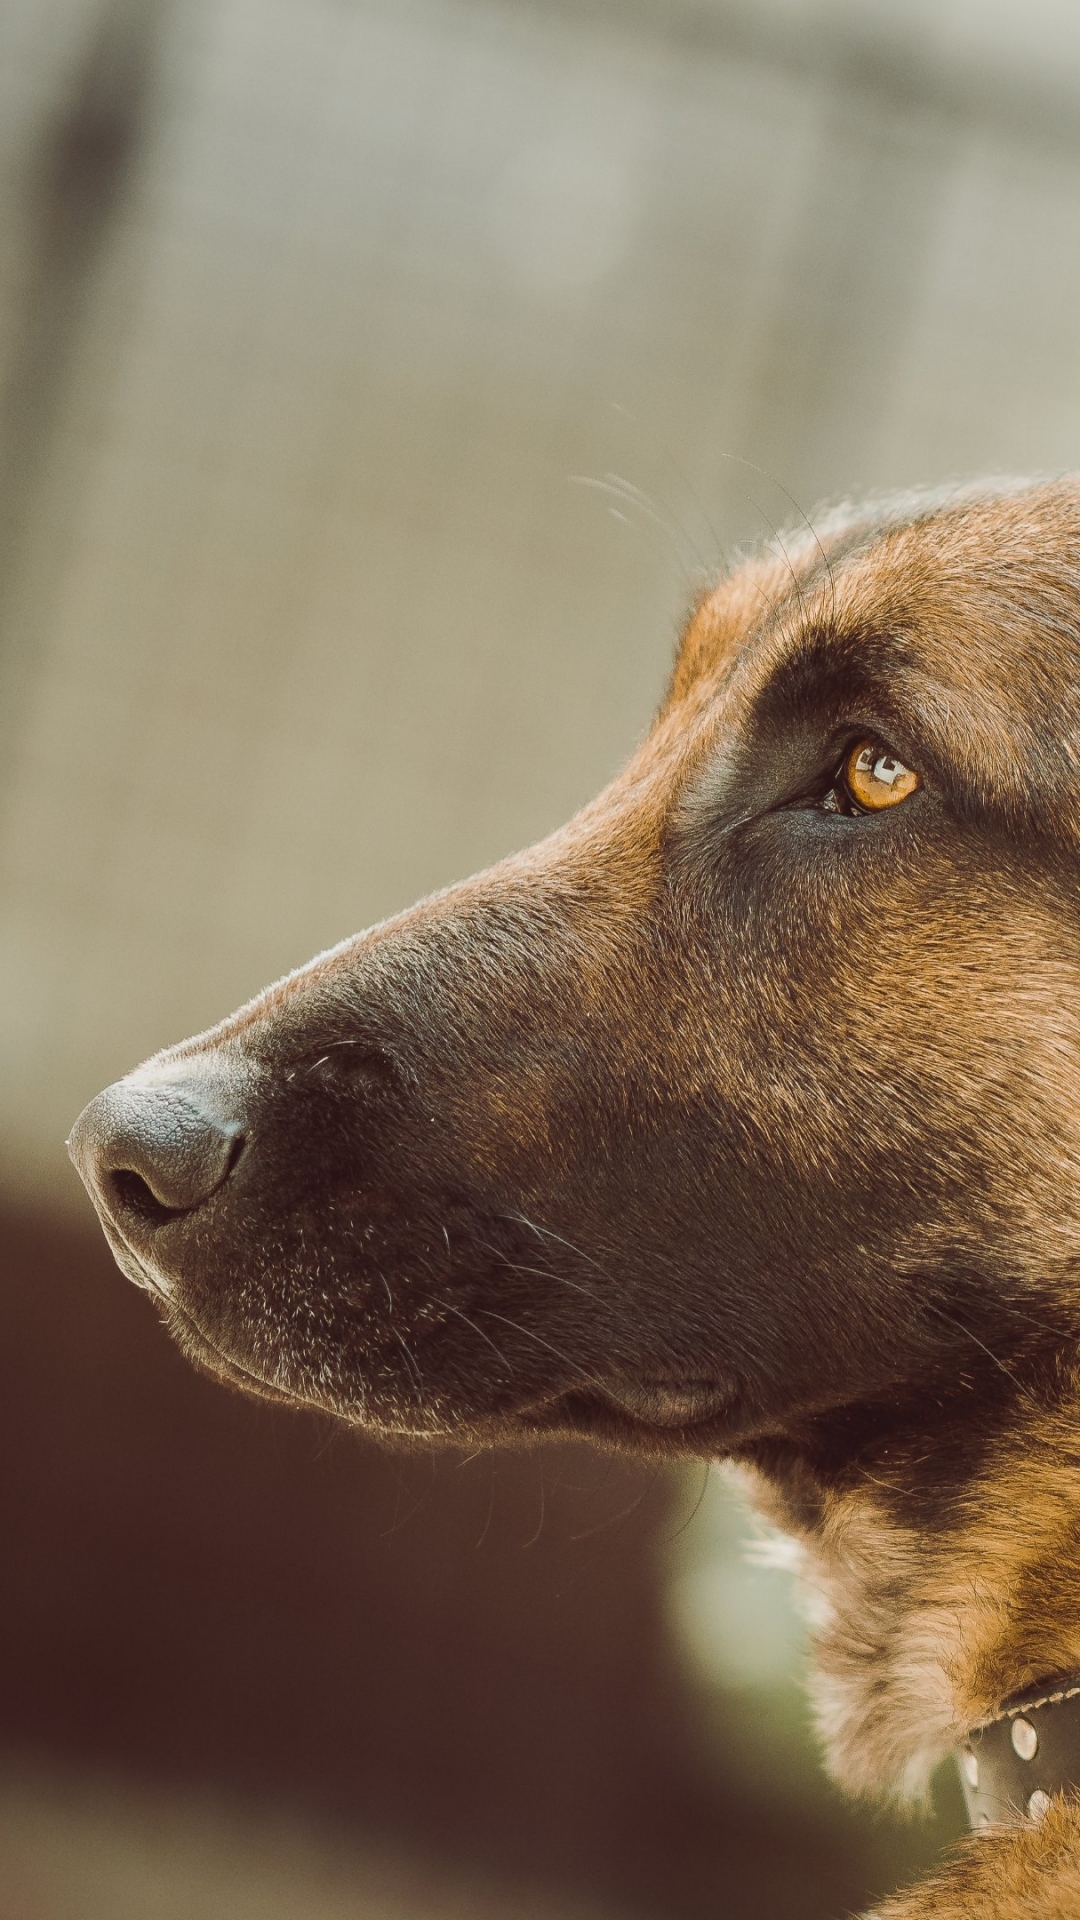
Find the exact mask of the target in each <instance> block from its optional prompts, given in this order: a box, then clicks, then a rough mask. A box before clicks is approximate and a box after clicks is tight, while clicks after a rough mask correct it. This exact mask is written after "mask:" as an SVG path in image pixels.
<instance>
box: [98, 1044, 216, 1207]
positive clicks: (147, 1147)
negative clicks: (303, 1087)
mask: <svg viewBox="0 0 1080 1920" xmlns="http://www.w3.org/2000/svg"><path fill="white" fill-rule="evenodd" d="M236 1093H237V1090H236V1089H235V1087H232V1086H230V1084H229V1081H228V1080H226V1079H225V1077H224V1075H218V1076H216V1077H212V1076H211V1075H210V1074H209V1073H207V1072H206V1071H203V1072H202V1073H201V1074H195V1073H194V1072H185V1073H184V1074H183V1075H182V1076H181V1075H180V1074H179V1073H178V1074H177V1075H176V1076H175V1078H173V1077H168V1078H166V1077H165V1076H163V1075H162V1076H158V1075H151V1074H147V1075H146V1076H145V1078H144V1077H143V1076H142V1075H141V1074H133V1075H131V1076H130V1077H129V1079H127V1080H122V1081H118V1082H117V1084H116V1085H115V1086H114V1087H107V1088H106V1090H105V1092H104V1093H102V1094H99V1095H98V1097H97V1099H96V1100H92V1101H91V1102H90V1105H89V1106H88V1107H87V1108H86V1109H85V1111H84V1112H83V1113H82V1114H80V1116H79V1119H78V1120H77V1121H76V1123H75V1126H74V1128H73V1130H72V1135H71V1141H70V1148H69V1150H70V1152H71V1156H72V1158H73V1160H74V1161H75V1164H76V1166H77V1167H78V1169H79V1172H80V1173H81V1174H82V1176H83V1179H84V1180H85V1182H86V1185H87V1187H88V1188H89V1190H90V1194H91V1198H92V1199H94V1200H95V1202H96V1204H97V1205H98V1206H99V1208H101V1209H102V1210H103V1211H104V1212H105V1213H106V1214H110V1213H111V1214H113V1215H114V1216H115V1217H116V1218H117V1219H118V1221H119V1220H123V1221H126V1222H127V1223H128V1224H130V1225H135V1224H136V1223H137V1222H138V1223H141V1224H142V1225H143V1226H145V1227H149V1228H156V1227H159V1226H163V1225H164V1224H165V1223H166V1222H168V1221H170V1220H176V1219H178V1218H182V1217H183V1216H184V1215H186V1214H189V1213H194V1212H195V1210H196V1209H197V1208H198V1207H201V1206H204V1205H205V1204H206V1202H207V1201H208V1200H210V1199H211V1198H212V1197H213V1195H214V1194H216V1193H217V1192H218V1190H219V1189H220V1188H221V1187H223V1186H224V1185H225V1183H226V1181H228V1180H229V1179H230V1177H231V1175H232V1174H233V1173H234V1171H235V1169H236V1167H237V1165H238V1163H239V1161H240V1159H241V1157H242V1156H243V1154H244V1152H245V1150H246V1146H247V1144H248V1136H247V1133H246V1131H245V1128H244V1124H243V1122H242V1121H241V1119H240V1117H239V1115H238V1114H237V1112H236V1109H235V1105H234V1101H235V1099H236ZM230 1108H232V1111H231V1112H230Z"/></svg>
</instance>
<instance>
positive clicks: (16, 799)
mask: <svg viewBox="0 0 1080 1920" xmlns="http://www.w3.org/2000/svg"><path fill="white" fill-rule="evenodd" d="M1078 348H1080V12H1078V11H1077V9H1076V7H1075V3H1074V0H1024V5H1023V6H1022V7H1021V6H1020V5H1019V4H1011V3H1010V0H2V4H0V1161H2V1175H0V1247H2V1266H3V1274H2V1284H0V1374H2V1380H0V1420H2V1422H3V1429H4V1431H3V1447H2V1452H0V1462H2V1464H0V1540H2V1542H3V1546H2V1556H3V1558H2V1576H0V1645H2V1646H3V1648H4V1657H3V1662H2V1665H0V1920H144V1917H145V1916H151V1915H152V1916H155V1917H157V1916H166V1917H167V1920H173V1917H175V1920H248V1917H249V1916H250V1920H256V1916H258V1917H259V1920H263V1917H265V1920H278V1916H283V1917H284V1916H303V1920H352V1917H353V1916H360V1915H365V1916H376V1917H377V1920H434V1917H435V1916H440V1917H443V1920H458V1917H459V1916H460V1920H465V1916H471V1917H472V1920H484V1917H485V1916H488V1915H490V1916H492V1920H494V1917H495V1916H499V1917H500V1920H560V1917H562V1920H571V1917H573V1920H699V1917H700V1920H705V1916H716V1915H719V1914H723V1915H725V1916H735V1917H736V1920H737V1917H738V1916H743V1915H746V1916H750V1915H754V1916H766V1917H768V1916H774V1915H775V1916H777V1920H779V1917H780V1916H783V1920H812V1917H816V1916H822V1917H824V1916H829V1915H839V1914H841V1913H844V1912H846V1911H848V1910H849V1909H850V1908H852V1907H854V1906H857V1905H859V1904H861V1903H863V1902H865V1901H866V1900H868V1899H869V1898H870V1897H871V1896H872V1895H873V1894H874V1893H875V1892H877V1891H880V1890H881V1889H883V1888H885V1887H888V1886H889V1885H891V1884H894V1883H895V1881H896V1879H897V1878H898V1877H899V1876H901V1875H903V1874H905V1873H907V1872H909V1871H913V1870H914V1869H915V1868H916V1867H917V1866H918V1865H919V1864H920V1862H922V1861H924V1860H926V1859H928V1858H930V1857H932V1855H933V1853H934V1851H935V1849H936V1848H938V1847H939V1846H940V1845H941V1844H943V1843H944V1841H945V1840H946V1839H947V1838H948V1837H949V1835H950V1834H951V1833H952V1832H954V1831H955V1830H956V1827H957V1825H958V1811H957V1804H956V1796H955V1792H954V1790H953V1789H952V1787H951V1785H950V1783H949V1782H948V1781H947V1780H946V1781H944V1782H943V1783H942V1786H941V1792H940V1795H939V1807H938V1812H937V1815H936V1818H935V1819H934V1820H932V1821H930V1822H929V1823H925V1824H923V1825H921V1826H919V1827H917V1828H915V1829H913V1830H907V1829H901V1828H899V1827H896V1826H894V1825H892V1824H890V1823H888V1822H886V1821H882V1820H871V1819H870V1818H869V1817H867V1816H864V1815H860V1814H856V1813H853V1812H851V1811H850V1810H847V1809H844V1808H842V1807H841V1806H840V1805H839V1803H838V1801H837V1800H836V1799H835V1797H834V1796H833V1795H832V1794H831V1792H830V1791H829V1789H828V1788H827V1787H826V1786H825V1785H824V1783H823V1782H822V1779H821V1777H820V1773H819V1770H818V1766H817V1760H816V1756H815V1753H814V1749H813V1743H812V1740H811V1738H810V1735H809V1733H808V1731H807V1728H806V1723H805V1713H804V1710H803V1707H802V1703H801V1694H800V1691H799V1677H800V1673H801V1670H802V1660H803V1638H802V1630H801V1627H800V1624H799V1617H798V1613H797V1610H796V1608H795V1606H794V1603H793V1600H792V1596H791V1594H790V1592H789V1591H788V1589H787V1587H786V1585H785V1577H784V1576H783V1575H782V1574H780V1573H778V1572H770V1571H766V1570H764V1569H761V1568H757V1567H755V1566H753V1565H751V1564H749V1563H748V1561H747V1557H746V1553H745V1546H744V1543H745V1541H746V1539H747V1537H748V1535H750V1534H751V1533H752V1524H751V1522H750V1521H749V1520H748V1519H747V1517H746V1516H745V1515H744V1514H743V1513H742V1511H741V1510H740V1508H739V1507H738V1505H737V1502H735V1500H734V1498H733V1496H732V1495H731V1493H730V1492H729V1491H728V1490H727V1488H726V1487H725V1484H724V1482H723V1481H722V1479H721V1478H720V1477H719V1476H711V1477H710V1476H707V1475H685V1474H682V1473H671V1472H664V1473H660V1472H655V1473H653V1472H649V1471H647V1470H645V1469H639V1468H637V1467H633V1466H631V1465H628V1464H627V1463H620V1462H613V1461H610V1460H603V1459H601V1458H599V1457H598V1456H594V1455H591V1454H590V1453H588V1452H587V1451H584V1450H581V1451H578V1450H573V1449H570V1450H567V1449H562V1450H558V1451H555V1452H552V1453H551V1454H549V1455H532V1456H529V1457H528V1458H525V1459H515V1458H513V1457H510V1456H507V1457H500V1458H496V1459H494V1460H492V1459H490V1458H488V1457H487V1456H485V1457H484V1458H482V1459H480V1460H476V1461H472V1462H461V1461H459V1460H456V1459H454V1458H450V1457H448V1458H440V1459H435V1460H426V1459H423V1458H413V1459H409V1460H406V1461H403V1462H401V1461H397V1460H395V1459H392V1458H388V1457H386V1456H385V1455H382V1454H380V1453H377V1452H375V1451H374V1450H372V1449H369V1448H367V1447H366V1446H364V1445H363V1444H361V1443H360V1442H358V1441H356V1440H355V1439H353V1438H351V1437H348V1436H343V1435H335V1434H333V1433H331V1432H329V1431H328V1430H327V1428H326V1427H325V1426H324V1425H321V1424H319V1423H317V1422H314V1421H309V1420H306V1419H305V1418H303V1417H302V1416H292V1417H289V1416H284V1415H281V1414H276V1413H273V1412H271V1411H269V1410H267V1409H266V1408H258V1407H255V1406H249V1405H247V1404H246V1403H243V1402H241V1401H239V1400H235V1399H233V1398H231V1397H230V1396H229V1395H228V1394H226V1393H225V1392H223V1391H222V1390H221V1389H220V1388H217V1387H214V1386H211V1385H209V1384H207V1383H205V1382H203V1381H202V1380H200V1379H198V1378H196V1377H195V1376H194V1374H192V1373H191V1372H190V1371H189V1370H188V1369H187V1368H186V1366H185V1365H184V1363H183V1362H182V1361H181V1360H180V1358H179V1356H178V1355H177V1354H176V1353H175V1352H174V1351H173V1349H172V1348H171V1346H170V1345H169V1343H168V1342H167V1340H166V1339H165V1337H164V1336H163V1335H162V1334H161V1332H160V1330H159V1329H158V1327H157V1325H156V1322H155V1321H154V1317H153V1313H152V1311H151V1309H150V1307H149V1305H148V1304H147V1303H146V1302H145V1301H144V1300H143V1299H141V1298H139V1297H137V1296H136V1294H135V1292H134V1290H133V1289H132V1288H130V1287H128V1286H127V1285H126V1284H125V1283H124V1282H122V1281H121V1279H120V1277H119V1275H118V1274H117V1273H116V1272H115V1270H114V1269H113V1267H112V1265H111V1262H110V1260H109V1258H108V1256H107V1254H106V1252H105V1250H104V1247H103V1245H102V1244H101V1243H100V1240H99V1237H98V1236H97V1233H96V1230H95V1229H94V1227H93V1225H92V1223H91V1221H90V1219H89V1218H88V1208H87V1206H86V1203H85V1201H84V1198H83V1195H82V1192H81V1189H80V1188H79V1187H78V1184H77V1182H76V1180H75V1177H74V1175H73V1174H72V1173H71V1171H70V1169H69V1167H68V1164H67V1160H66V1156H65V1154H64V1151H63V1144H62V1143H63V1140H64V1136H65V1134H66V1132H67V1130H68V1127H69V1125H70V1122H71V1120H72V1118H73V1117H74V1115H75V1113H76V1112H77V1111H78V1110H79V1108H80V1107H81V1106H82V1105H83V1103H84V1102H85V1101H86V1100H87V1099H88V1098H89V1096H90V1095H91V1094H93V1093H94V1092H95V1091H96V1090H97V1089H98V1088H99V1087H100V1086H102V1085H104V1084H105V1083H106V1082H107V1081H109V1080H110V1079H112V1078H114V1077H115V1076H116V1075H118V1074H119V1073H121V1072H123V1071H124V1070H126V1069H127V1068H128V1067H129V1066H130V1065H132V1064H133V1063H134V1062H135V1061H136V1060H138V1059H139V1058H140V1057H141V1056H143V1055H145V1054H146V1053H148V1052H150V1051H152V1050H154V1049H156V1048H157V1047H159V1046H160V1045H162V1044H164V1043H166V1042H168V1041H172V1040H175V1039H178V1038H180V1037H182V1036H183V1035H185V1034H186V1033H188V1032H190V1031H192V1030H194V1029H196V1028H199V1027H201V1026H203V1025H205V1024H207V1023H208V1022H210V1021H212V1020H214V1019H216V1018H217V1017H219V1016H220V1015H222V1014H223V1013H225V1012H226V1011H228V1010H229V1009H231V1008H232V1006H233V1005H234V1004H236V1003H237V1002H238V1001H240V1000H242V999H244V998H246V997H247V996H249V995H250V994H251V993H253V992H254V991H255V990H257V989H258V988H259V987H261V986H262V985H263V984H264V983H265V982H266V981H267V980H269V979H270V978H272V977H274V976H275V975H277V974H279V973H281V972H283V971H284V970H285V969H287V968H289V967H291V966H293V965H295V964H297V963H299V962H301V961H303V960H304V959H306V958H307V957H308V956H309V954H310V953H312V952H313V951H314V950H316V949H317V948H319V947H321V946H324V945H326V944H328V943H330V942H332V941H335V940H337V939H338V938H339V937H341V936H343V935H344V934H346V933H349V932H351V931H354V930H356V929H357V928H359V927H360V926H362V925H363V924H365V923H366V922H368V921H371V920H373V919H376V918H378V917H379V916H381V915H383V914H386V913H390V912H392V911H394V910H396V909H397V908H399V907H402V906H404V905H406V904H407V903H408V902H409V901H410V900H412V899H413V898H414V897H415V896H416V895H417V894H420V893H422V892H425V891H427V890H429V889H431V888H433V887H437V886H441V885H442V884H444V883H446V882H448V881H451V880H453V879H455V878H456V877H458V876H460V875H461V874H463V873H465V872H467V871H469V870H471V869H474V868H476V867H479V866H481V865H483V864H485V863H486V862H488V861H489V860H491V859H493V858H495V857H497V856H499V855H501V854H503V853H506V852H508V851H510V850H511V849H513V848H514V847H516V846H519V845H521V844H523V843H524V842H526V841H528V840H530V839H532V838H533V837H535V836H536V835H538V834H541V833H543V832H544V831H546V830H547V829H549V828H551V827H553V826H555V825H556V824H557V823H558V822H559V821H561V820H562V819H563V818H564V817H565V816H566V815H567V814H568V813H569V812H570V811H572V810H573V809H574V808H575V807H576V806H577V805H578V804H579V803H581V802H582V801H584V800H585V799H586V798H588V796H589V795H590V794H591V793H592V792H593V791H594V790H595V789H596V788H597V787H598V786H599V785H600V784H601V782H602V781H603V780H604V779H605V778H606V777H607V776H608V775H609V774H610V773H611V772H612V771H613V770H614V769H615V768H616V766H617V765H618V763H619V761H620V760H621V759H622V757H623V756H624V755H625V754H626V752H627V750H628V749H629V747H630V746H631V744H632V743H633V741H634V740H635V738H636V737H637V736H639V735H640V733H641V731H642V729H643V728H644V727H645V726H646V724H647V722H648V718H649V714H650V711H651V708H652V706H653V704H654V702H655V700H656V697H657V695H658V692H659V690H660V688H661V686H662V683H663V680H664V676H665V673H666V670H667V666H668V661H669V658H670V653H671V648H672V645H673V641H674V637H675V633H676V631H677V627H678V622H679V618H680V614H681V611H682V609H683V607H684V606H685V604H686V602H687V599H688V597H689V595H690V593H691V591H692V590H693V588H694V586H695V584H696V583H697V582H698V581H700V580H701V578H702V577H704V576H706V575H708V574H709V573H710V572H711V571H713V570H715V569H716V568H717V567H718V566H719V565H721V564H722V563H723V558H724V555H725V554H726V553H729V552H730V551H731V549H732V548H733V547H735V546H737V545H738V544H739V543H740V542H742V541H745V540H747V539H752V538H755V537H757V536H759V535H761V534H762V533H767V532H768V531H769V529H770V527H771V526H773V525H775V524H776V523H777V522H779V521H782V520H789V521H790V520H792V519H797V518H798V514H799V511H800V510H802V509H805V510H807V511H809V510H812V508H813V507H814V505H815V504H816V503H818V502H819V501H820V500H822V499H823V498H825V497H829V496H835V495H837V494H838V493H843V492H846V491H849V490H863V489H868V488H878V487H892V486H898V485H906V484H909V483H913V482H919V481H924V480H928V481H937V480H941V479H943V478H946V477H948V476H950V475H953V474H969V473H972V472H983V471H994V472H1002V471H1041V470H1057V469H1060V468H1063V467H1068V466H1070V465H1073V464H1075V463H1076V462H1077V460H1078V457H1080V350H1078Z"/></svg>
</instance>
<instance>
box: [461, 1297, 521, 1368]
mask: <svg viewBox="0 0 1080 1920" xmlns="http://www.w3.org/2000/svg"><path fill="white" fill-rule="evenodd" d="M447 1312H448V1313H453V1314H456V1316H457V1318H458V1319H459V1320H464V1322H465V1325H466V1326H467V1327H471V1328H472V1330H473V1332H474V1333H476V1334H479V1336H480V1338H481V1340H484V1341H486V1343H487V1345H488V1346H489V1347H490V1348H491V1351H492V1353H493V1354H494V1355H495V1358H496V1360H498V1361H499V1362H500V1364H501V1365H502V1366H504V1367H505V1368H506V1371H507V1373H508V1374H509V1375H510V1378H511V1379H513V1377H514V1369H513V1367H512V1366H511V1364H510V1362H509V1360H508V1359H507V1357H506V1355H505V1353H503V1352H502V1351H501V1350H500V1348H498V1347H497V1346H496V1345H495V1342H494V1340H492V1339H491V1338H490V1336H489V1335H488V1334H486V1333H485V1332H484V1329H483V1327H478V1326H477V1324H476V1321H475V1320H471V1319H470V1318H469V1315H468V1314H467V1313H465V1312H463V1310H462V1308H461V1307H452V1306H450V1305H449V1304H447Z"/></svg>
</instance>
